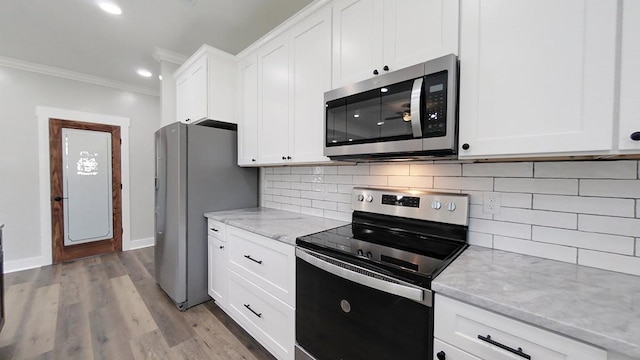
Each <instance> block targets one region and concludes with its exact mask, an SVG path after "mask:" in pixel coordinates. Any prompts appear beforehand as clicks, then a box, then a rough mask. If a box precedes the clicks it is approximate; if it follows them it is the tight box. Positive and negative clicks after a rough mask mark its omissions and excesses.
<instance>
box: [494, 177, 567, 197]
mask: <svg viewBox="0 0 640 360" xmlns="http://www.w3.org/2000/svg"><path fill="white" fill-rule="evenodd" d="M495 191H502V192H520V193H522V192H526V193H533V194H556V195H577V194H578V180H577V179H570V180H565V179H513V178H496V181H495Z"/></svg>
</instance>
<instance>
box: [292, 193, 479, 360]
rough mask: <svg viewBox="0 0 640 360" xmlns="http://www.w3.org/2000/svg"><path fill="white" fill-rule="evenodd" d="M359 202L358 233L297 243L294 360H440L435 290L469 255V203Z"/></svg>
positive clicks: (346, 229)
mask: <svg viewBox="0 0 640 360" xmlns="http://www.w3.org/2000/svg"><path fill="white" fill-rule="evenodd" d="M351 200H352V201H351V204H352V209H353V210H354V212H353V218H352V222H351V224H349V225H345V226H342V227H338V228H335V229H331V230H327V231H323V232H319V233H316V234H312V235H308V236H304V237H300V238H298V239H297V242H296V243H297V248H296V351H295V358H296V360H303V359H304V360H309V359H316V360H358V359H362V360H365V359H366V360H383V359H384V360H388V359H403V360H414V359H416V360H417V359H420V360H425V359H430V358H432V357H433V354H432V352H433V294H432V292H431V290H430V289H431V281H432V280H433V278H434V277H435V276H437V275H438V274H439V273H440V272H441V271H442V270H443V269H444V268H445V267H446V266H447V265H448V264H449V263H450V262H451V261H453V260H454V259H455V258H456V257H457V256H458V255H459V254H460V253H461V252H462V251H463V250H464V249H465V248H466V247H467V229H468V215H469V199H468V196H467V195H464V194H453V193H437V192H427V191H413V190H406V191H399V190H397V189H371V188H354V189H353V193H352V199H351Z"/></svg>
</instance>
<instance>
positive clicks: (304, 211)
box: [300, 206, 324, 217]
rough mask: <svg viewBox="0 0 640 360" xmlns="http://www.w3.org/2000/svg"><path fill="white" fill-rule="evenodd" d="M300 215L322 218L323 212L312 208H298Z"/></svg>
mask: <svg viewBox="0 0 640 360" xmlns="http://www.w3.org/2000/svg"><path fill="white" fill-rule="evenodd" d="M300 213H302V214H306V215H311V216H318V217H323V216H324V210H322V209H316V208H312V207H306V206H301V207H300Z"/></svg>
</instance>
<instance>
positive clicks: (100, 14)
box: [0, 0, 312, 92]
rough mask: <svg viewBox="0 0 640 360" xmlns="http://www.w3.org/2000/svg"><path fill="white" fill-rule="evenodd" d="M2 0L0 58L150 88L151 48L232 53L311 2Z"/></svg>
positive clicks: (153, 83)
mask: <svg viewBox="0 0 640 360" xmlns="http://www.w3.org/2000/svg"><path fill="white" fill-rule="evenodd" d="M2 1H3V4H2V10H1V11H0V34H2V35H0V56H1V57H8V58H14V59H19V60H24V61H28V62H32V63H37V64H41V65H47V66H52V67H56V68H60V69H64V70H69V71H74V72H79V73H83V74H88V75H92V76H97V77H101V78H105V79H109V80H115V81H119V82H124V83H129V84H132V85H134V86H136V87H138V88H140V87H142V88H145V89H149V90H150V91H151V92H157V91H158V89H159V80H158V77H157V75H158V72H159V69H160V65H159V63H158V62H157V61H156V60H154V58H153V53H154V50H155V49H156V48H161V49H164V50H169V51H171V52H175V53H178V54H182V55H185V56H189V55H191V54H193V53H194V52H195V51H196V50H197V49H198V48H199V47H200V46H201V45H202V44H208V45H211V46H213V47H216V48H218V49H220V50H223V51H226V52H228V53H231V54H234V55H235V54H237V53H238V52H240V51H241V50H242V49H244V48H246V47H247V46H248V45H250V44H252V43H253V42H254V41H256V40H258V39H259V38H260V37H262V36H263V35H264V34H266V33H268V32H269V31H270V30H271V29H273V28H274V27H276V26H277V25H278V24H280V23H282V22H283V21H284V20H286V19H287V18H289V17H290V16H291V15H293V14H295V13H296V12H297V11H299V10H300V9H302V8H303V7H305V6H306V5H308V4H309V3H311V1H312V0H112V1H113V2H115V3H117V4H118V5H119V6H120V7H121V8H122V11H123V13H122V15H111V14H108V13H106V12H104V11H102V10H101V9H100V8H99V7H98V4H97V3H98V1H100V0H2ZM139 68H146V69H148V70H149V71H151V72H152V73H153V74H154V76H152V77H151V78H143V77H141V76H139V75H138V74H137V73H136V71H137V69H139Z"/></svg>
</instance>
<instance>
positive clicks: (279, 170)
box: [273, 166, 291, 174]
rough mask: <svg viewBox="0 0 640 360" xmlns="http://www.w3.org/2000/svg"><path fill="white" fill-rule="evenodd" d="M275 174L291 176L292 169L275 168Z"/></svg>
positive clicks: (286, 167) (284, 167)
mask: <svg viewBox="0 0 640 360" xmlns="http://www.w3.org/2000/svg"><path fill="white" fill-rule="evenodd" d="M273 173H274V174H291V168H290V167H288V166H282V167H277V168H273Z"/></svg>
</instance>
